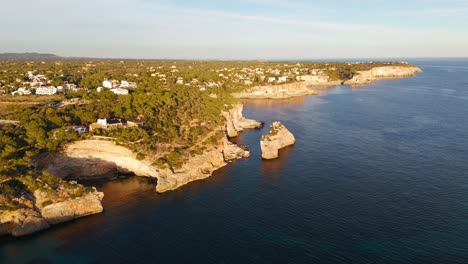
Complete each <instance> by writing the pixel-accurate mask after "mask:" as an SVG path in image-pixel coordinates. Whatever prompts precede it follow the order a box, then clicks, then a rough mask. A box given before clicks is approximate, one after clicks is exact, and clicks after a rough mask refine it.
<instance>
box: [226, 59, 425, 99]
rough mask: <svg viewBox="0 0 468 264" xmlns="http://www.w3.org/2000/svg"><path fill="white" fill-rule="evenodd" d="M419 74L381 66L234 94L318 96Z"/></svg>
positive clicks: (240, 96) (412, 68) (415, 70)
mask: <svg viewBox="0 0 468 264" xmlns="http://www.w3.org/2000/svg"><path fill="white" fill-rule="evenodd" d="M419 72H421V69H420V68H418V67H415V66H410V65H407V66H381V67H374V68H372V69H371V70H368V71H358V72H356V74H354V76H353V77H352V78H351V79H348V80H331V78H330V77H329V76H327V75H305V76H301V77H300V80H298V81H297V82H293V83H286V84H278V85H264V86H254V87H251V88H249V89H247V90H245V91H243V92H239V93H234V94H233V96H234V97H236V98H238V99H287V98H291V97H296V96H304V95H314V94H320V92H322V91H323V90H326V89H327V88H331V87H334V86H338V85H350V86H359V85H366V84H371V83H373V82H376V81H378V80H383V79H397V78H406V77H411V76H414V75H415V74H417V73H419Z"/></svg>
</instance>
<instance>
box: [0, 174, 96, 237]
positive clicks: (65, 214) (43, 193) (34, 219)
mask: <svg viewBox="0 0 468 264" xmlns="http://www.w3.org/2000/svg"><path fill="white" fill-rule="evenodd" d="M23 180H24V179H23ZM29 181H31V179H29ZM33 181H36V183H34V184H30V186H29V187H27V186H26V185H24V184H22V183H21V181H20V180H16V179H10V180H6V181H4V182H2V183H1V185H2V186H1V189H2V193H1V194H0V235H6V234H10V235H12V236H24V235H28V234H32V233H35V232H37V231H40V230H43V229H46V228H49V227H50V226H51V225H53V224H58V223H62V222H65V221H69V220H73V219H75V218H79V217H83V216H87V215H91V214H96V213H100V212H102V211H103V208H102V204H101V200H102V198H103V196H104V194H103V193H102V192H98V191H97V190H96V189H95V188H91V187H84V186H82V185H80V184H77V183H76V182H65V181H59V182H58V183H57V184H56V186H50V185H48V184H45V183H43V182H42V181H41V180H33ZM8 182H14V183H13V184H12V185H10V186H8ZM32 188H36V189H35V190H33V189H32Z"/></svg>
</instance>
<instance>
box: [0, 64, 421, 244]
mask: <svg viewBox="0 0 468 264" xmlns="http://www.w3.org/2000/svg"><path fill="white" fill-rule="evenodd" d="M418 72H421V69H419V68H418V67H413V66H410V67H402V66H388V67H377V68H373V69H371V70H368V71H361V72H358V73H356V74H355V75H354V76H353V78H351V79H349V80H339V81H330V82H328V81H327V82H322V83H316V82H311V81H302V82H295V83H290V84H282V85H277V86H275V85H270V86H257V87H253V88H252V89H254V91H252V90H250V91H249V90H247V91H246V92H244V93H241V94H240V95H239V94H233V96H234V97H236V98H238V99H247V100H248V99H257V100H265V99H266V100H268V99H288V98H293V97H299V96H308V95H317V94H320V92H325V91H326V90H328V89H330V88H331V87H335V86H338V85H349V86H363V85H368V84H371V83H374V82H376V81H379V80H384V79H397V78H408V77H411V76H414V75H415V74H416V73H418ZM242 110H243V106H242V104H237V105H234V106H233V108H232V109H230V110H228V111H227V112H224V113H222V116H223V117H224V118H225V125H224V127H223V128H222V129H223V132H224V137H223V138H222V139H221V140H219V141H218V143H217V144H215V145H214V146H212V147H210V148H209V149H206V150H205V151H204V152H203V153H201V154H199V155H196V156H194V157H190V158H189V159H188V160H187V161H185V162H184V163H183V165H182V167H181V168H179V169H168V168H166V169H158V168H156V166H155V165H153V164H151V163H150V162H149V161H148V160H143V161H139V160H137V158H136V154H135V153H132V151H131V150H129V149H127V148H125V147H121V146H117V145H116V144H115V142H113V141H105V142H106V143H104V142H101V143H100V144H96V140H94V142H92V143H91V144H87V142H86V141H77V142H75V143H72V144H70V145H69V146H67V147H66V148H65V150H66V151H67V150H68V151H69V152H68V153H67V152H66V151H64V152H57V153H49V154H50V155H52V156H55V157H54V158H58V160H57V162H51V163H50V164H52V169H53V170H54V169H55V172H57V173H59V174H60V173H63V169H64V168H67V167H68V168H69V166H65V167H64V166H63V164H67V165H68V164H70V163H69V162H70V161H72V162H75V163H74V167H73V166H72V167H73V168H74V169H73V168H72V169H71V170H70V171H69V172H70V173H71V175H74V177H76V178H77V179H80V180H83V179H81V178H80V177H79V176H76V175H75V173H78V174H79V173H83V166H85V165H86V166H85V168H86V169H85V170H84V171H85V172H86V173H85V174H87V176H88V177H90V176H93V175H95V174H98V175H105V174H106V173H108V172H109V171H117V172H123V173H132V174H134V175H137V176H143V177H148V178H157V184H156V187H155V191H156V192H158V193H163V192H167V191H171V190H175V189H177V188H179V187H181V186H184V185H186V184H188V183H190V182H193V181H197V180H202V179H205V178H208V177H210V176H212V175H213V173H214V172H215V171H217V170H219V169H220V168H222V167H224V166H226V165H228V164H229V163H230V162H232V161H233V160H236V159H241V158H247V157H249V156H250V152H248V151H247V150H245V149H243V148H241V147H240V146H238V145H237V144H235V143H233V142H231V141H230V140H229V137H235V136H237V134H238V132H241V131H243V130H246V129H255V128H260V127H262V126H263V123H261V122H258V121H255V120H251V119H247V118H245V117H243V115H242ZM98 141H99V140H98ZM83 145H84V146H83ZM73 146H74V147H73ZM76 146H78V147H76ZM80 146H81V147H80ZM69 147H70V149H71V150H70V149H69ZM93 149H94V150H95V152H94V154H93V152H92V151H91V150H93ZM110 149H111V151H109V150H110ZM112 150H113V152H112ZM106 151H107V152H106ZM109 153H110V154H109ZM122 153H123V154H122ZM93 155H94V156H93ZM122 155H123V156H122ZM47 159H49V157H47ZM115 159H119V160H118V162H115ZM49 161H51V160H49ZM64 161H66V162H64ZM83 162H84V163H83ZM54 164H55V165H54ZM60 164H61V165H60ZM100 165H105V166H100ZM53 166H56V167H55V168H54V167H53ZM43 169H50V168H43ZM61 178H62V179H67V178H68V176H66V175H65V176H64V175H62V177H61ZM88 179H93V178H92V177H90V178H88ZM94 192H95V193H96V195H95V196H96V198H93V199H94V200H93V203H95V204H96V205H95V206H94V207H96V208H97V209H95V210H94V211H92V212H85V211H83V210H82V211H83V213H81V216H85V215H89V214H94V213H100V212H102V210H103V209H102V207H99V205H101V201H100V200H101V199H102V196H101V194H99V193H98V192H97V190H95V191H94ZM102 195H103V194H102ZM93 197H94V196H93ZM44 201H47V200H44ZM70 206H71V207H76V204H67V203H62V204H61V205H58V203H53V204H51V205H48V208H54V209H50V212H51V213H49V214H51V215H52V216H50V217H49V218H50V219H53V220H50V221H48V222H49V223H50V224H49V225H46V222H44V223H42V222H41V224H40V225H38V224H36V222H37V218H38V217H41V215H35V216H34V217H35V218H31V219H32V221H33V222H32V223H33V225H35V226H36V225H37V228H27V227H25V226H27V222H26V221H23V222H21V223H16V224H15V222H14V221H13V220H11V215H12V213H13V214H22V213H21V210H15V211H12V212H7V216H8V217H7V218H8V219H7V220H8V221H2V222H0V227H2V226H3V227H5V228H6V229H4V232H0V234H1V235H3V234H8V233H10V234H12V235H14V236H16V235H17V236H23V235H28V234H32V233H35V232H37V231H40V230H43V229H46V228H48V227H50V225H52V224H55V223H59V222H65V221H69V220H73V219H74V218H75V216H76V217H79V215H80V213H76V212H74V211H71V212H69V213H70V214H71V215H73V217H72V216H67V217H63V215H64V214H63V212H65V211H67V210H68V209H67V207H70ZM64 210H65V211H64ZM68 211H70V210H68ZM41 214H42V213H41ZM56 215H61V216H62V217H61V218H59V216H56ZM4 216H5V215H0V217H1V218H5V217H4ZM42 217H44V216H43V215H42ZM5 219H6V218H5ZM9 219H10V220H9ZM55 219H59V220H55ZM13 224H14V225H15V227H16V228H19V229H18V230H19V231H15V232H16V233H15V234H16V235H15V234H13V233H12V232H7V231H10V230H11V226H12V225H13ZM18 224H20V225H19V226H18ZM0 231H1V230H0Z"/></svg>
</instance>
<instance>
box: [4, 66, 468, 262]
mask: <svg viewBox="0 0 468 264" xmlns="http://www.w3.org/2000/svg"><path fill="white" fill-rule="evenodd" d="M413 63H415V64H417V65H418V66H420V67H421V68H422V69H423V70H424V72H423V73H421V74H419V75H417V76H415V77H413V78H409V79H399V80H385V81H380V82H377V83H375V84H372V85H369V86H365V87H360V88H350V87H346V86H340V87H336V88H333V89H331V90H329V91H328V92H327V93H326V94H324V95H322V96H311V97H300V98H294V99H290V100H282V101H248V102H246V103H245V109H244V114H245V116H247V117H250V118H254V119H257V120H261V121H264V122H266V123H267V124H269V123H271V122H272V121H275V120H280V121H282V122H283V123H284V124H285V126H286V127H288V128H289V129H290V130H291V131H292V132H293V133H294V134H295V136H296V139H297V142H296V144H295V145H294V146H293V147H288V148H286V149H284V150H283V151H281V153H280V156H281V158H280V159H279V160H275V161H262V160H261V159H260V147H259V139H260V136H261V135H262V134H263V133H266V132H267V130H268V128H267V127H265V128H263V129H261V130H255V131H248V132H245V133H243V134H241V135H240V136H239V137H238V138H237V139H236V140H237V141H239V142H240V143H242V144H244V145H248V146H250V148H251V152H252V156H251V158H250V159H248V160H240V161H237V162H235V163H233V164H232V165H230V166H228V167H226V168H223V169H221V170H219V171H218V172H216V173H215V175H214V176H213V177H211V178H209V179H207V180H203V181H199V182H195V183H192V184H189V185H187V186H185V187H182V188H180V189H178V190H176V191H174V192H170V193H167V194H156V193H155V192H154V186H153V185H151V184H150V183H148V182H147V181H146V180H144V179H140V178H130V179H125V180H118V181H113V182H107V183H105V182H102V183H99V184H98V185H99V188H100V189H101V190H103V191H104V192H105V195H106V196H105V198H104V206H105V208H106V211H105V212H104V213H103V214H100V215H94V216H90V217H87V218H83V219H80V220H78V221H74V222H71V223H66V224H63V225H59V226H56V227H54V228H52V229H50V230H47V231H45V232H41V233H39V234H36V235H32V236H29V237H24V238H20V239H13V238H7V237H2V238H0V263H28V262H29V263H104V262H106V263H107V262H113V263H187V262H192V263H424V264H426V263H468V60H463V59H460V60H418V61H413Z"/></svg>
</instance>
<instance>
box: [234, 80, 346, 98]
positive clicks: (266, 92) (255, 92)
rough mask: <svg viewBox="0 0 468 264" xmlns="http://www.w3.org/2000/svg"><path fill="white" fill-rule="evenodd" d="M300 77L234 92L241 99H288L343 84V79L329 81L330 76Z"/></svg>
mask: <svg viewBox="0 0 468 264" xmlns="http://www.w3.org/2000/svg"><path fill="white" fill-rule="evenodd" d="M300 78H301V80H302V81H300V82H293V83H286V84H278V85H264V86H255V87H251V88H249V89H247V90H246V91H244V92H240V93H234V94H233V96H234V97H236V98H240V99H286V98H291V97H295V96H304V95H311V94H318V93H319V92H320V90H323V89H325V88H327V87H330V86H336V85H340V84H341V81H329V77H328V76H312V75H310V76H309V75H306V76H301V77H300Z"/></svg>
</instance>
